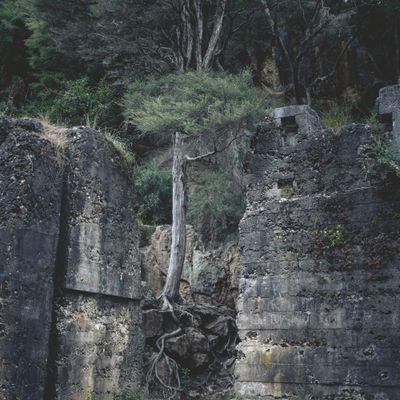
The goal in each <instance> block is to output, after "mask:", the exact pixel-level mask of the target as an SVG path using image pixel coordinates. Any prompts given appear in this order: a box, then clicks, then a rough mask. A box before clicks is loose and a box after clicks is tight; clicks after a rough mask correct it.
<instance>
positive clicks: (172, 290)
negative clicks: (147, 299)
mask: <svg viewBox="0 0 400 400" xmlns="http://www.w3.org/2000/svg"><path fill="white" fill-rule="evenodd" d="M183 141H184V135H183V134H182V133H179V132H176V133H175V142H174V157H173V166H172V179H173V183H172V184H173V187H172V243H171V255H170V259H169V266H168V274H167V280H166V282H165V286H164V291H163V297H164V301H166V302H167V303H168V302H174V301H175V300H177V299H178V298H179V285H180V279H181V276H182V270H183V264H184V262H185V254H186V164H187V160H186V158H185V156H184V154H183V151H184V150H183ZM164 305H165V304H164Z"/></svg>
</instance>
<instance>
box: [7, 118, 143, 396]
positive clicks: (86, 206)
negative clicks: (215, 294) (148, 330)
mask: <svg viewBox="0 0 400 400" xmlns="http://www.w3.org/2000/svg"><path fill="white" fill-rule="evenodd" d="M129 187H131V184H130V182H129V174H128V171H127V170H126V168H125V166H124V161H123V160H122V158H121V156H120V155H119V154H118V152H117V151H116V150H115V149H114V148H113V146H112V144H111V143H109V142H108V141H107V140H106V139H105V138H104V137H103V136H102V135H101V134H99V133H98V132H96V131H94V130H91V129H87V128H74V129H72V130H69V131H61V130H59V129H56V128H53V127H43V126H42V125H41V124H40V123H39V122H37V121H35V120H3V121H2V122H1V124H0V188H1V191H0V192H1V203H0V204H1V205H0V208H1V217H0V255H1V257H2V260H4V262H2V265H1V269H0V284H1V286H0V287H1V292H0V306H1V310H2V312H1V321H0V324H1V325H0V326H1V330H0V332H1V333H0V354H1V360H2V361H1V363H0V398H4V399H28V398H29V399H32V400H36V399H37V400H39V399H44V398H46V399H60V400H64V399H65V400H75V399H85V400H86V399H110V400H111V399H114V396H115V395H116V394H127V395H128V394H130V393H132V392H133V391H134V390H135V389H136V388H137V387H139V386H140V384H141V374H142V355H143V345H144V343H143V340H142V333H141V310H140V299H141V291H140V255H139V248H138V246H139V238H138V229H137V226H136V222H135V217H134V213H133V206H134V201H135V199H134V194H133V192H132V191H131V190H129Z"/></svg>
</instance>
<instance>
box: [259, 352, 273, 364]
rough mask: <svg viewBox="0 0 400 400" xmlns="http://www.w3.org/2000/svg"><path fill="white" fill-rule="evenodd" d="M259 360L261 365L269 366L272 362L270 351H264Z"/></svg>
mask: <svg viewBox="0 0 400 400" xmlns="http://www.w3.org/2000/svg"><path fill="white" fill-rule="evenodd" d="M261 358H262V362H263V364H271V362H272V353H271V350H270V349H267V350H264V351H263V353H262V357H261Z"/></svg>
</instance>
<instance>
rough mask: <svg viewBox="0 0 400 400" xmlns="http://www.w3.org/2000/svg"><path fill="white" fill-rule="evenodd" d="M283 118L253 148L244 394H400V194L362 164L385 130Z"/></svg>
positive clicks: (244, 243) (301, 115)
mask: <svg viewBox="0 0 400 400" xmlns="http://www.w3.org/2000/svg"><path fill="white" fill-rule="evenodd" d="M274 117H275V123H271V124H269V125H266V126H264V128H262V129H260V131H259V132H258V135H257V138H256V141H255V144H254V149H253V150H254V154H253V156H252V159H251V163H250V178H249V179H250V184H249V192H248V207H247V211H246V213H245V216H244V218H243V220H242V222H241V227H240V244H241V249H242V251H241V252H242V254H241V258H242V268H243V278H242V283H241V294H240V300H239V306H238V308H239V315H238V327H239V330H240V336H241V339H242V343H241V344H240V346H239V359H238V361H237V364H236V373H237V375H238V381H237V383H236V391H237V393H238V394H239V395H240V396H242V398H244V399H246V400H248V399H253V398H254V399H256V398H257V399H265V400H268V399H270V400H272V399H283V398H284V399H292V400H294V399H298V400H300V399H301V400H305V399H326V400H328V399H329V400H339V399H341V400H344V399H348V400H353V399H354V400H356V399H357V400H361V399H362V400H367V399H368V400H372V399H379V400H392V399H397V398H400V361H399V360H400V357H399V356H400V353H399V352H400V351H399V346H398V344H399V343H400V333H399V331H400V330H399V328H400V305H399V301H398V299H399V297H398V296H399V294H400V268H399V263H400V251H399V248H400V219H399V215H400V191H399V187H398V183H397V185H390V184H387V186H385V184H384V183H383V182H371V181H369V180H367V179H366V176H365V171H364V170H363V168H362V164H361V162H360V160H359V159H358V157H357V151H358V148H359V146H360V145H361V144H363V143H368V142H370V141H371V140H372V137H373V136H374V135H375V134H378V133H376V132H373V131H372V130H371V129H369V128H367V127H365V126H361V125H353V126H348V127H344V128H341V129H339V130H323V129H322V128H321V126H320V125H319V122H318V119H317V118H316V115H315V113H314V112H313V111H312V110H310V109H308V108H307V107H302V108H291V107H288V108H285V109H281V110H278V111H277V112H275V113H274ZM282 118H283V119H282ZM296 124H297V129H296Z"/></svg>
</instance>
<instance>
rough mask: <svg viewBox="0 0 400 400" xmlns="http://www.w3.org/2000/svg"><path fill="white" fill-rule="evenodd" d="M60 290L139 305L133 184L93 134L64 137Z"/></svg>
mask: <svg viewBox="0 0 400 400" xmlns="http://www.w3.org/2000/svg"><path fill="white" fill-rule="evenodd" d="M69 140H70V145H69V153H68V155H69V160H70V161H69V168H68V189H67V193H66V197H67V204H66V208H67V210H66V212H67V214H68V215H67V216H66V218H67V221H66V224H67V226H68V232H67V237H68V245H67V253H68V254H67V255H66V260H65V268H66V276H65V287H66V288H68V289H75V290H80V291H84V292H91V293H99V294H105V295H112V296H117V297H126V298H129V299H140V296H141V295H140V257H139V249H138V243H139V237H138V229H137V226H136V221H135V218H134V209H133V207H134V205H135V198H134V194H133V192H132V190H131V189H130V188H132V182H131V181H130V180H129V179H130V176H129V174H128V173H124V171H125V166H124V165H123V161H122V159H121V156H119V154H118V153H117V152H116V150H115V149H114V147H113V145H112V144H111V143H110V142H109V141H107V140H105V139H104V137H103V136H102V135H101V134H100V133H98V132H96V131H94V130H92V129H73V130H72V131H70V132H69Z"/></svg>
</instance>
